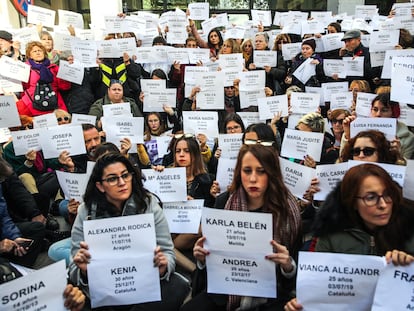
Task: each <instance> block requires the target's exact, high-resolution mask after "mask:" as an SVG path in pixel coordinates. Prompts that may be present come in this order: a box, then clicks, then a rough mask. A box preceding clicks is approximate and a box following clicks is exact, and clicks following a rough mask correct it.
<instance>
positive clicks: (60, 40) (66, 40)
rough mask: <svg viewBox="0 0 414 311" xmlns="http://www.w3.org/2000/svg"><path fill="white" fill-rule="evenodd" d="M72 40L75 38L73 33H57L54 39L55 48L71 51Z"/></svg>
mask: <svg viewBox="0 0 414 311" xmlns="http://www.w3.org/2000/svg"><path fill="white" fill-rule="evenodd" d="M72 40H73V36H71V35H68V34H63V33H59V34H58V33H55V35H54V40H53V48H54V49H55V50H57V51H71V50H72V47H71V42H72ZM59 64H60V63H59ZM59 66H60V65H59Z"/></svg>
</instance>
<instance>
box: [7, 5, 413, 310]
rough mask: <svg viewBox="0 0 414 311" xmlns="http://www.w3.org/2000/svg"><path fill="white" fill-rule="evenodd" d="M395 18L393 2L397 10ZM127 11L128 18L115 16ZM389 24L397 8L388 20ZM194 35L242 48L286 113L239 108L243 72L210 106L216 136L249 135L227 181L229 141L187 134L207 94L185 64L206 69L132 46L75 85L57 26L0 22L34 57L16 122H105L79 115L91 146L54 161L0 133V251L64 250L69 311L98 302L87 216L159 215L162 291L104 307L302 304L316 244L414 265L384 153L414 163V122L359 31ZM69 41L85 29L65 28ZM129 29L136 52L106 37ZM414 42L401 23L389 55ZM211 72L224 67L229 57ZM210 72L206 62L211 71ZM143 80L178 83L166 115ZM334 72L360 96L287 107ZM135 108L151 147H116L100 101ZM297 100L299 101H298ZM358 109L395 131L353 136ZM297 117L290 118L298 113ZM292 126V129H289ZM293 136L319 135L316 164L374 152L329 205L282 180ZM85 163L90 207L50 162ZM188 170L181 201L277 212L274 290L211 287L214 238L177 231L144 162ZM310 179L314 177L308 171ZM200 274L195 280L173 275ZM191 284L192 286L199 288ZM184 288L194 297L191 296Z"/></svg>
mask: <svg viewBox="0 0 414 311" xmlns="http://www.w3.org/2000/svg"><path fill="white" fill-rule="evenodd" d="M393 13H395V12H393ZM119 16H120V17H121V18H122V17H124V15H122V14H120V15H119ZM389 18H393V14H390V16H389ZM188 21H189V22H188V25H187V31H188V38H187V39H186V40H185V43H184V42H183V44H175V45H173V46H174V47H176V48H188V49H196V48H200V49H208V50H209V56H210V62H211V63H215V62H219V61H220V57H224V56H223V55H226V54H241V56H242V57H241V59H242V60H243V66H242V70H241V72H248V71H259V70H260V71H264V72H265V82H264V85H262V91H263V94H264V95H265V96H266V97H271V96H279V95H283V96H286V99H287V103H288V110H289V113H288V114H287V115H282V113H281V112H276V113H274V116H273V117H272V118H269V119H268V120H259V119H258V118H257V119H256V122H252V121H248V120H247V119H246V118H244V117H243V113H245V112H253V113H257V116H258V115H259V114H258V112H259V107H258V105H257V103H252V104H251V105H248V106H247V107H245V108H242V106H241V101H243V96H245V95H244V94H243V91H244V90H241V89H240V86H241V83H242V81H240V79H239V78H236V79H234V81H233V85H231V86H227V85H226V86H224V87H223V89H222V91H223V93H224V101H223V103H220V105H221V106H222V109H220V110H217V112H218V117H217V127H218V129H219V132H220V134H229V135H234V136H235V137H236V136H237V135H240V136H241V147H240V150H239V152H238V156H237V159H236V162H235V166H234V168H232V169H233V178H232V181H231V183H230V185H221V184H220V183H219V181H218V178H217V177H218V175H219V174H220V173H221V172H219V171H218V167H219V162H220V159H222V158H223V154H222V148H221V146H220V145H219V141H218V139H217V137H207V135H206V133H203V132H199V133H198V132H197V133H186V132H184V128H185V125H184V124H183V123H184V122H185V119H184V118H183V112H186V111H197V112H199V113H200V114H202V110H201V109H200V108H199V106H198V105H197V97H199V96H200V95H199V94H200V92H202V91H203V90H202V88H200V86H198V85H195V86H194V85H192V86H191V87H190V88H188V86H187V85H186V83H185V81H186V80H185V72H186V67H187V66H207V64H203V62H201V61H200V62H197V64H180V62H178V61H173V62H172V63H165V62H164V61H162V62H154V63H145V64H144V63H140V59H139V58H138V57H137V56H136V55H129V54H128V53H126V52H123V53H122V56H120V57H114V58H97V65H96V67H90V68H84V76H83V80H82V82H81V83H80V84H76V83H73V82H72V83H71V82H69V81H65V80H64V79H62V78H59V77H58V71H59V62H60V61H61V60H65V61H68V62H69V63H73V62H74V57H73V55H72V53H71V51H58V50H55V49H54V43H53V36H52V35H51V34H50V33H49V32H48V31H46V30H45V29H41V28H42V27H40V28H39V30H40V32H39V38H40V41H33V42H30V43H28V44H27V45H26V51H20V49H19V42H17V41H13V35H12V34H11V33H10V32H8V31H6V30H0V54H1V55H2V56H6V57H11V58H13V60H15V61H21V62H25V63H26V64H27V65H29V66H30V77H29V80H28V81H27V82H25V83H22V87H23V92H17V93H11V94H10V93H9V92H4V90H1V89H0V90H1V91H2V93H3V94H4V95H12V96H13V97H14V98H15V101H16V109H17V111H18V113H19V116H20V120H21V126H18V127H14V128H10V131H12V132H13V131H20V132H21V131H25V130H28V129H32V128H33V123H34V120H35V118H36V117H38V116H44V115H46V114H51V115H53V116H54V118H56V122H57V125H58V126H70V125H71V120H72V115H73V114H81V115H89V116H94V117H96V122H95V124H89V123H88V124H86V123H85V124H82V132H83V138H84V141H83V142H79V143H80V144H82V145H83V144H84V145H85V150H86V154H82V155H76V156H72V155H71V154H69V153H68V152H67V151H62V152H61V153H60V154H59V156H58V157H57V158H53V159H45V156H44V155H43V152H42V150H40V151H39V150H38V151H36V150H27V152H26V153H25V154H24V155H16V152H15V149H14V144H13V140H12V139H11V138H10V139H9V140H8V141H6V142H3V143H2V146H1V157H0V217H1V219H0V220H1V221H0V232H1V240H0V259H1V262H0V263H1V264H2V263H3V262H5V263H7V262H12V263H15V264H19V265H22V266H25V267H29V268H33V267H35V263H36V259H37V258H38V256H39V254H40V253H41V252H44V251H48V255H49V257H50V258H51V259H52V260H53V261H59V260H62V259H63V260H65V261H66V265H67V267H68V271H69V273H68V281H69V283H70V284H73V285H68V286H67V288H66V290H65V293H64V296H65V297H66V298H65V299H66V302H65V305H66V306H67V307H69V308H71V310H89V309H90V308H91V304H90V303H91V300H90V289H89V286H88V284H89V280H90V278H92V277H93V275H90V274H89V275H88V264H89V263H90V262H91V259H92V255H91V252H90V246H89V245H88V244H87V243H86V242H85V232H84V230H85V229H84V221H85V220H86V219H102V218H114V217H121V216H127V215H137V214H153V215H154V221H155V234H156V245H157V246H156V248H155V249H154V258H153V262H154V266H155V267H157V269H158V271H159V278H160V284H161V301H158V302H149V303H141V304H136V305H128V306H108V307H102V308H94V309H96V310H171V311H173V310H289V311H294V310H301V309H302V308H303V307H304V306H302V305H301V304H300V302H299V301H297V299H296V298H295V281H296V274H297V262H298V252H299V251H300V250H303V251H315V252H331V253H346V254H359V255H377V256H385V258H386V260H387V262H388V263H390V262H392V263H393V264H395V265H410V264H411V265H412V262H413V261H414V230H413V228H412V223H413V220H414V208H413V204H412V201H411V200H409V199H408V198H404V197H403V189H402V188H401V185H399V184H398V183H397V182H396V181H394V180H393V178H392V177H391V176H390V174H389V173H388V172H387V171H386V170H385V169H383V168H382V167H381V166H380V165H377V164H381V163H385V164H391V165H401V166H405V165H407V162H408V161H410V160H412V159H414V132H413V130H412V128H411V127H410V126H407V125H406V124H404V123H403V122H402V121H400V119H399V118H400V116H401V111H402V107H401V105H402V104H401V105H400V103H398V102H396V101H394V100H392V96H391V80H390V79H383V78H381V71H382V67H373V66H371V61H370V58H371V56H370V52H369V49H368V47H366V46H364V45H363V44H362V41H361V39H362V37H363V36H364V35H367V32H366V30H365V29H362V30H361V29H347V31H343V37H342V38H341V39H339V40H340V41H342V42H343V46H342V47H341V48H339V49H335V50H331V51H324V52H320V53H319V52H317V50H318V49H317V42H318V39H319V38H321V37H322V36H325V35H328V34H334V33H341V32H342V30H341V24H340V23H339V22H338V21H332V22H331V23H329V24H327V25H325V28H326V33H313V34H303V35H302V36H299V35H297V34H289V33H278V34H277V35H276V36H274V37H271V36H270V35H271V32H270V31H268V29H265V28H264V27H263V26H262V25H261V24H259V25H257V26H255V27H254V29H255V30H256V31H255V33H254V35H252V36H251V37H247V38H244V39H236V38H225V30H224V29H220V28H213V29H211V30H210V31H209V32H208V33H207V34H206V36H203V35H202V33H201V32H200V31H199V30H198V29H197V24H196V22H195V21H193V20H191V19H189V20H188ZM70 32H71V35H73V36H76V33H75V32H74V29H73V28H72V27H70ZM168 35H169V32H168V29H166V30H165V31H164V30H162V31H161V29H160V33H159V36H156V37H155V38H154V39H153V42H152V45H153V46H166V45H168V44H167V40H166V38H165V36H168ZM131 37H133V38H135V39H136V46H137V48H138V49H139V48H140V47H141V44H142V41H141V40H139V39H138V38H137V37H136V36H135V34H134V33H133V32H125V33H120V34H107V35H106V37H105V38H104V39H105V40H117V39H119V38H131ZM292 43H300V51H299V52H298V54H297V55H296V56H294V57H293V58H291V59H288V60H286V59H285V58H284V55H283V46H284V45H288V44H292ZM412 46H413V38H412V35H411V34H410V32H409V31H407V30H405V29H400V37H399V43H398V45H397V46H395V49H409V48H411V47H412ZM259 51H275V54H274V57H275V58H276V61H275V63H276V66H268V65H264V66H263V67H261V66H259V65H257V60H256V63H255V55H259V54H255V53H256V52H259ZM347 58H352V59H358V58H360V59H362V63H363V65H362V71H361V72H360V75H359V76H346V77H345V78H344V77H342V78H340V77H339V73H334V74H326V67H324V62H325V61H326V60H335V59H336V60H342V59H347ZM213 67H214V71H216V70H217V71H222V70H223V69H222V68H220V66H218V67H217V66H211V68H213ZM304 67H306V68H308V69H309V68H311V72H312V74H310V75H309V77H307V79H305V80H304V79H303V78H302V76H301V75H300V74H298V72H299V71H301V70H302V69H303V68H304ZM211 68H210V69H211ZM145 79H152V80H165V81H166V86H167V88H171V89H173V88H175V89H176V92H177V93H176V102H174V103H169V105H164V106H163V107H162V110H163V111H162V112H157V111H152V112H147V109H144V106H145V105H146V101H145V96H148V95H147V94H145V92H143V91H142V89H141V82H142V81H143V80H145ZM331 82H345V83H347V85H348V91H349V92H350V93H352V96H350V97H351V101H350V102H349V105H348V107H341V108H333V109H331V107H330V100H329V99H325V100H324V103H323V105H320V106H319V107H318V108H317V109H316V110H315V111H312V112H308V113H304V114H299V113H298V112H297V111H295V112H294V113H292V112H291V106H292V100H293V99H292V94H293V93H308V92H310V89H309V87H310V88H311V89H312V88H320V87H321V86H322V85H323V84H329V83H331ZM358 93H362V94H363V93H372V94H375V96H373V100H372V101H371V107H370V115H369V116H361V115H358V113H357V111H358V108H357V107H358V100H357V98H358ZM120 103H128V104H129V105H127V106H128V107H129V108H128V109H130V111H129V115H131V116H133V117H140V118H143V120H144V129H143V133H144V141H143V143H142V144H134V143H131V140H130V138H128V137H124V138H122V139H121V140H120V141H109V140H108V139H107V137H106V136H107V135H106V133H105V131H104V126H103V123H104V122H105V121H104V120H105V118H104V117H105V116H104V114H105V110H106V108H108V106H109V105H117V104H120ZM293 104H294V103H293ZM362 117H368V118H389V119H397V120H396V133H395V137H393V138H390V137H388V136H387V135H385V134H384V133H383V132H381V131H379V130H372V129H369V128H364V129H363V130H362V131H360V132H359V133H357V134H356V135H353V136H352V135H351V128H352V122H354V121H355V120H358V119H360V118H362ZM292 120H293V121H292ZM293 123H294V124H293ZM288 129H289V130H295V131H296V132H297V133H298V135H299V136H300V135H306V134H307V133H305V132H313V133H319V134H320V135H322V136H323V142H322V144H321V146H320V149H321V157H320V159H315V158H314V157H312V156H311V155H306V156H304V157H303V158H300V159H298V158H288V159H287V160H289V161H291V162H295V163H296V164H299V165H303V166H306V167H309V168H312V169H315V168H317V167H318V166H319V165H325V164H335V163H343V162H348V161H351V160H354V161H363V162H371V163H364V164H361V165H358V166H354V167H351V168H349V169H348V171H347V172H346V174H345V175H344V177H343V179H342V181H340V182H339V183H338V184H337V186H336V187H335V188H334V189H332V191H331V192H330V194H329V195H328V196H327V197H326V199H325V200H324V201H320V200H315V199H314V196H315V194H317V193H318V192H320V191H321V190H322V189H321V185H320V180H319V179H318V178H314V179H313V180H312V182H311V183H310V184H309V185H307V186H308V187H307V190H306V192H305V193H303V195H302V196H300V197H298V196H297V195H296V196H295V195H293V194H292V190H290V188H289V187H288V185H287V184H286V183H285V182H284V175H283V172H282V169H281V166H282V164H281V160H280V159H281V156H280V154H281V153H282V145H283V141H284V139H286V138H285V132H286V131H287V130H288ZM163 137H164V138H165V137H167V138H168V139H169V142H168V148H167V151H166V152H162V151H161V147H160V145H159V139H160V138H163ZM88 162H95V165H94V168H93V170H92V173H91V175H90V177H89V181H88V184H87V187H86V190H85V193H84V195H83V202H79V201H78V200H76V199H74V198H67V197H66V198H65V196H64V194H63V192H62V190H61V187H60V185H59V182H58V178H57V175H56V171H63V172H71V173H79V174H85V173H86V172H87V164H88ZM171 167H176V168H180V167H183V168H185V174H186V175H185V176H186V190H187V200H193V199H200V200H204V206H205V207H210V208H216V209H224V210H231V211H243V212H257V213H269V214H271V215H272V220H273V235H272V240H271V241H269V243H271V245H272V249H273V253H272V254H269V255H268V256H266V259H268V260H270V261H271V262H272V263H274V265H275V267H276V269H275V271H276V275H277V298H268V299H264V298H258V297H247V296H243V295H221V294H212V293H209V292H207V281H208V280H207V272H206V270H207V268H206V258H207V257H208V256H209V255H210V251H209V249H207V248H205V242H206V240H208V237H206V236H205V235H204V234H203V230H202V227H201V226H200V229H199V232H198V233H194V234H188V233H178V234H177V233H174V234H171V233H170V230H169V227H168V223H167V220H166V217H165V215H164V213H163V210H162V202H160V200H159V198H158V197H157V196H156V195H154V194H153V193H152V189H146V188H145V186H144V180H145V176H144V174H143V173H142V171H141V170H142V169H153V170H155V171H158V172H162V171H164V170H165V169H167V168H171ZM315 176H316V174H315ZM57 216H60V217H62V218H63V219H64V221H65V222H66V226H67V227H69V228H71V232H70V233H67V234H62V235H61V236H59V235H58V237H57V238H56V235H53V234H52V235H51V233H53V232H55V233H56V232H59V226H60V224H59V222H58V221H57V220H56V217H57ZM176 266H177V269H178V270H179V271H184V273H188V274H191V275H193V278H192V280H191V281H192V283H191V282H190V280H186V279H183V278H182V277H181V276H180V275H179V274H177V273H176V272H175V271H176ZM191 287H192V288H191ZM190 292H191V295H190Z"/></svg>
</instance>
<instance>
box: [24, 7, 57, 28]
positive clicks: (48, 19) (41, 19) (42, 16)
mask: <svg viewBox="0 0 414 311" xmlns="http://www.w3.org/2000/svg"><path fill="white" fill-rule="evenodd" d="M55 15H56V11H54V10H49V9H45V8H42V7H40V6H35V5H31V4H29V5H28V6H27V23H28V24H35V25H42V26H46V27H51V28H53V27H54V26H55Z"/></svg>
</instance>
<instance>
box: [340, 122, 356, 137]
mask: <svg viewBox="0 0 414 311" xmlns="http://www.w3.org/2000/svg"><path fill="white" fill-rule="evenodd" d="M355 119H356V116H348V117H346V118H345V119H344V121H343V122H342V126H343V128H344V135H345V139H347V140H349V139H351V122H352V121H354V120H355Z"/></svg>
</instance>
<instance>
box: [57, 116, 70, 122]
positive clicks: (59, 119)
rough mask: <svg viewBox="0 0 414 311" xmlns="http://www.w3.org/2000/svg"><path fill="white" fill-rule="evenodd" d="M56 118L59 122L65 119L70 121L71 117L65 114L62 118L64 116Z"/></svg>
mask: <svg viewBox="0 0 414 311" xmlns="http://www.w3.org/2000/svg"><path fill="white" fill-rule="evenodd" d="M56 120H57V121H58V122H62V121H63V120H65V121H66V122H67V121H69V120H70V118H69V117H68V116H64V117H63V118H62V117H59V118H56Z"/></svg>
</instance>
